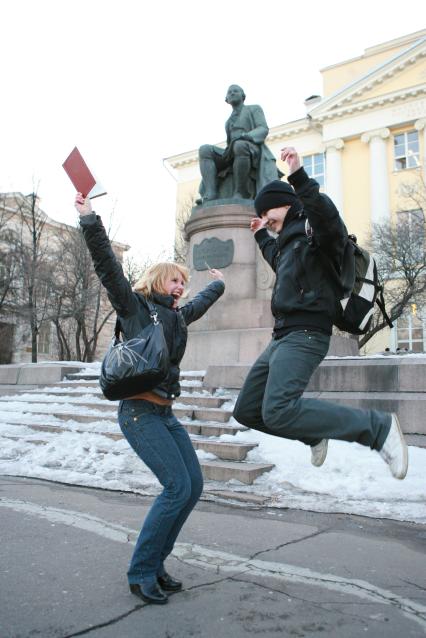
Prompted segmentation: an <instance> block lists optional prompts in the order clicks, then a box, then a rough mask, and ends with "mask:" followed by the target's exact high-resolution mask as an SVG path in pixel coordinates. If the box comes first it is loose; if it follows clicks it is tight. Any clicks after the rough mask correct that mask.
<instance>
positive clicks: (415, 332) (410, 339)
mask: <svg viewBox="0 0 426 638" xmlns="http://www.w3.org/2000/svg"><path fill="white" fill-rule="evenodd" d="M396 340H397V343H396V346H397V350H402V351H408V352H424V350H425V343H426V312H425V310H424V309H423V310H421V309H419V308H418V306H417V304H415V303H413V304H411V308H410V312H408V313H407V314H406V315H404V316H403V317H400V318H399V319H398V321H397V325H396Z"/></svg>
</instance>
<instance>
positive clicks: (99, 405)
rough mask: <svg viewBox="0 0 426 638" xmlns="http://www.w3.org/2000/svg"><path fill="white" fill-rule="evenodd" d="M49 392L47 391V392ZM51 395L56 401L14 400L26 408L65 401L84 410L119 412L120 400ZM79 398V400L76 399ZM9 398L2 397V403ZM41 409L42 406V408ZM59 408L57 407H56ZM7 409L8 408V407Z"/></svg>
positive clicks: (0, 399) (0, 400)
mask: <svg viewBox="0 0 426 638" xmlns="http://www.w3.org/2000/svg"><path fill="white" fill-rule="evenodd" d="M46 394H47V393H46ZM49 396H51V398H52V399H56V400H54V401H49V400H46V401H41V400H37V399H36V400H33V399H27V398H25V399H19V400H18V399H16V400H13V399H12V400H13V402H14V403H19V404H20V405H21V406H22V409H23V410H25V407H26V406H28V405H31V406H34V407H35V410H37V409H39V408H38V406H41V405H48V404H49V403H52V405H56V406H57V404H58V403H65V404H69V405H75V406H78V407H79V408H84V410H100V411H101V412H109V413H113V412H114V413H115V414H116V413H117V408H118V402H117V403H115V402H113V401H108V403H107V402H105V401H96V400H94V401H80V400H78V397H75V396H73V395H72V396H70V395H63V396H61V395H58V396H57V395H49ZM56 397H57V398H56ZM76 399H77V400H76ZM10 400H11V399H10V397H9V401H10ZM6 402H7V400H6V398H5V397H0V404H1V403H6ZM40 409H41V408H40ZM56 409H57V408H56ZM6 410H7V408H6ZM35 410H31V411H35ZM41 411H42V412H46V410H45V409H44V410H41Z"/></svg>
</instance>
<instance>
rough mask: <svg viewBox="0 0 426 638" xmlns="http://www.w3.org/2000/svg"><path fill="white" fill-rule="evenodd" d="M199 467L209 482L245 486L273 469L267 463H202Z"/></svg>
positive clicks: (272, 466)
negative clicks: (237, 482) (226, 482)
mask: <svg viewBox="0 0 426 638" xmlns="http://www.w3.org/2000/svg"><path fill="white" fill-rule="evenodd" d="M200 465H201V467H202V470H203V475H204V476H205V477H206V478H207V479H210V480H211V481H231V480H237V481H240V482H241V483H245V484H246V485H251V484H252V483H253V481H255V480H256V479H257V477H258V476H260V475H261V474H264V473H265V472H270V471H271V470H272V469H273V468H274V465H269V464H267V463H247V462H244V463H238V462H237V461H234V462H232V461H228V462H225V461H203V462H202V463H200Z"/></svg>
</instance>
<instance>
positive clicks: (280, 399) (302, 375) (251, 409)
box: [234, 330, 391, 450]
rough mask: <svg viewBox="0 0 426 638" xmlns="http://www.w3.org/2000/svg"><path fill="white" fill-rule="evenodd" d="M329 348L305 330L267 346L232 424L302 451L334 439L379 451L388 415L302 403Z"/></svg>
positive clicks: (316, 402) (323, 338)
mask: <svg viewBox="0 0 426 638" xmlns="http://www.w3.org/2000/svg"><path fill="white" fill-rule="evenodd" d="M329 342H330V337H329V336H327V335H325V334H322V333H320V332H313V331H308V330H300V331H295V332H291V333H290V334H288V335H286V336H284V337H282V338H281V339H278V340H272V341H271V343H270V344H269V345H268V346H267V348H266V350H265V351H264V352H263V353H262V354H261V355H260V357H259V358H258V359H257V361H256V362H255V363H254V365H253V367H252V368H251V370H250V372H249V374H248V376H247V379H246V380H245V383H244V385H243V387H242V389H241V392H240V394H239V396H238V399H237V403H236V405H235V408H234V418H235V419H236V420H237V421H238V422H239V423H241V424H243V425H246V426H247V427H249V428H253V429H254V430H260V431H261V432H266V433H267V434H273V435H275V436H281V437H283V438H286V439H293V440H297V441H302V443H305V444H306V445H316V444H317V443H319V442H320V441H321V439H338V440H340V441H356V442H357V443H360V444H361V445H366V446H368V447H370V448H371V449H374V450H380V449H381V448H382V446H383V443H384V441H385V439H386V437H387V435H388V432H389V428H390V424H391V415H390V414H387V413H385V412H379V411H377V410H361V409H356V408H350V407H346V406H343V405H337V404H334V403H330V402H329V401H322V400H319V399H304V398H302V394H303V392H304V390H305V389H306V386H307V385H308V382H309V379H310V378H311V376H312V374H313V372H314V371H315V370H316V368H317V367H318V366H319V364H320V363H321V361H322V360H323V359H324V357H325V355H326V354H327V351H328V347H329Z"/></svg>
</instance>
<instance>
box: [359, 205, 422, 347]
mask: <svg viewBox="0 0 426 638" xmlns="http://www.w3.org/2000/svg"><path fill="white" fill-rule="evenodd" d="M370 249H371V251H372V252H373V253H374V256H375V258H376V261H377V266H378V271H379V276H380V278H381V279H382V282H383V285H384V297H385V301H386V307H387V312H388V315H389V317H390V319H391V321H395V320H396V319H398V318H399V317H401V316H402V315H403V314H404V313H405V312H406V311H407V309H408V308H410V306H411V304H418V305H422V304H423V303H424V302H425V299H426V258H425V218H424V214H423V211H422V210H420V208H419V209H416V210H414V211H403V212H401V213H399V214H398V220H397V221H396V222H394V223H392V222H384V223H382V224H376V225H375V226H374V227H373V232H372V239H371V243H370ZM386 325H387V323H386V321H385V320H384V318H383V315H382V314H381V312H380V311H379V310H378V309H377V310H376V311H375V314H374V316H373V322H372V326H371V328H370V330H369V331H368V333H367V334H366V335H363V336H362V337H360V340H359V345H360V347H361V346H363V345H365V344H366V343H367V342H368V341H369V340H370V339H371V338H372V337H373V335H375V334H376V333H377V332H379V331H380V330H382V329H383V328H384V327H385V326H386Z"/></svg>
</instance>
